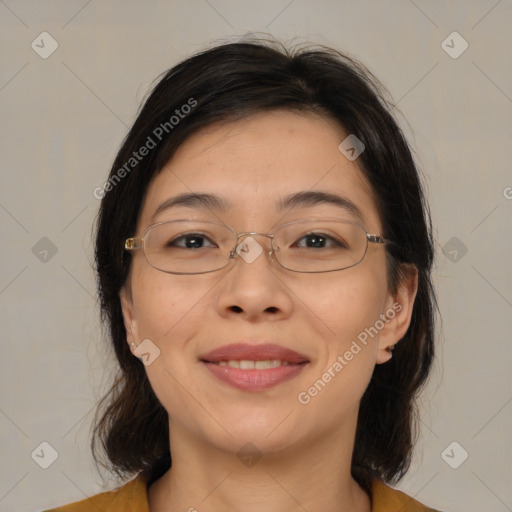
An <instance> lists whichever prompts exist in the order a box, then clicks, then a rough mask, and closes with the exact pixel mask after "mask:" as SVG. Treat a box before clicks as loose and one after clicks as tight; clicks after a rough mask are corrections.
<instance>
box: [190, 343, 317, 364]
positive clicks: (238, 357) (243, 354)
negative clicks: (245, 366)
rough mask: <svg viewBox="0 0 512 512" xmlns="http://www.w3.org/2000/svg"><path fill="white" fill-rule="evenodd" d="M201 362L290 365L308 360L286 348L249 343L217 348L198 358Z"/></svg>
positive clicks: (270, 344) (271, 344) (268, 344)
mask: <svg viewBox="0 0 512 512" xmlns="http://www.w3.org/2000/svg"><path fill="white" fill-rule="evenodd" d="M199 359H200V360H201V361H203V362H208V363H218V362H219V361H244V360H245V361H266V360H268V359H270V360H272V359H280V360H281V361H287V362H288V363H290V364H300V363H308V362H309V359H308V358H307V357H306V356H304V355H302V354H299V353H298V352H295V350H291V349H289V348H286V347H281V346H279V345H276V344H274V343H262V344H258V345H252V344H249V343H232V344H230V345H224V346H222V347H219V348H217V349H215V350H212V351H211V352H208V353H207V354H205V355H203V356H201V357H200V358H199Z"/></svg>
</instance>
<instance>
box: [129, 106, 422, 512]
mask: <svg viewBox="0 0 512 512" xmlns="http://www.w3.org/2000/svg"><path fill="white" fill-rule="evenodd" d="M346 136H347V134H346V133H345V132H344V131H343V130H342V129H341V128H340V127H339V126H338V125H337V124H336V123H334V122H333V121H331V120H326V119H325V118H321V117H319V116H316V115H314V114H302V113H301V114H297V113H292V112H282V111H276V112H271V113H260V114H257V115H253V116H251V117H249V118H247V119H244V120H242V121H237V122H234V123H230V124H228V125H223V126H220V125H216V126H214V127H211V128H208V129H205V130H203V131H201V132H199V133H197V134H195V135H193V136H192V137H191V138H189V139H188V140H187V141H186V142H185V143H184V144H183V145H182V146H181V147H180V148H179V150H178V151H177V153H176V154H175V156H174V157H173V158H172V160H171V161H170V162H169V163H168V164H167V166H166V167H165V168H164V169H163V170H162V172H161V173H159V174H158V175H157V176H156V177H155V178H154V179H153V181H152V183H151V184H150V186H149V189H148V191H147V195H146V197H145V200H144V203H143V207H142V210H141V212H140V218H139V222H138V227H137V233H135V234H136V235H137V236H141V235H142V233H143V231H144V229H146V228H147V227H148V226H150V225H152V224H154V223H155V222H161V221H166V220H172V219H178V218H203V219H204V218H206V219H211V220H214V221H218V220H219V219H220V220H221V221H222V222H224V223H226V224H227V225H229V226H232V227H233V228H234V229H235V230H236V231H237V232H238V233H240V232H243V231H257V232H263V233H270V232H272V230H273V228H275V227H277V226H278V225H281V224H283V223H285V222H289V221H293V220H299V219H304V218H306V219H307V218H309V217H312V216H319V217H322V216H325V217H332V216H336V217H338V218H345V219H347V220H356V219H354V218H353V217H352V216H351V214H350V213H349V212H347V211H345V210H341V209H339V208H337V207H335V206H332V205H326V204H324V205H316V206H314V207H309V208H293V209H292V210H291V211H289V212H288V214H287V215H286V216H285V217H283V214H282V213H281V214H278V213H277V210H276V204H277V203H278V202H279V201H280V200H281V199H282V198H283V197H284V196H287V195H289V194H292V193H295V192H300V191H309V190H322V191H327V192H336V193H337V194H340V195H343V196H344V197H347V198H349V199H350V200H351V201H352V202H354V203H355V204H356V205H357V206H358V207H359V209H360V210H361V211H362V213H363V217H364V218H363V219H362V220H361V221H360V222H362V224H363V226H364V227H365V228H366V230H367V231H368V232H369V233H375V234H380V233H381V221H380V218H379V214H378V211H377V206H376V203H375V200H374V197H373V193H372V191H371V189H370V187H369V185H368V184H367V182H366V181H365V179H364V177H363V175H362V174H361V172H360V170H359V169H358V167H357V160H356V161H354V162H351V161H349V160H348V159H347V158H345V157H344V156H343V154H342V153H341V152H340V151H339V150H338V145H339V144H340V142H341V141H342V140H343V139H344V138H345V137H346ZM191 191H193V192H207V193H211V194H216V195H219V196H222V197H223V198H224V199H225V200H226V201H229V202H230V203H232V206H231V208H229V209H228V210H227V211H226V212H218V211H213V210H210V209H200V208H194V209H191V208H187V207H178V208H175V209H173V210H169V211H166V212H163V213H162V214H160V215H159V216H158V217H157V218H156V219H154V220H153V219H151V217H152V215H153V214H154V212H155V210H156V209H157V207H158V206H159V205H160V204H161V203H162V202H164V201H165V200H166V199H168V198H169V197H172V196H175V195H177V194H179V193H189V192H191ZM214 214H215V215H214ZM258 242H260V243H261V245H262V246H264V247H265V246H266V244H268V239H266V238H259V239H258ZM133 256H134V257H133V263H132V268H131V272H130V276H129V279H128V280H127V284H126V286H125V288H123V290H122V292H121V295H120V297H121V302H122V307H123V315H124V320H125V326H126V330H127V333H128V334H127V342H128V343H129V344H131V343H135V345H138V344H139V343H140V342H141V341H142V340H144V339H147V338H149V339H150V340H151V341H152V342H153V343H154V344H155V345H157V346H158V347H159V349H160V351H161V353H160V356H159V357H158V358H157V359H155V361H154V362H153V363H152V364H151V365H149V366H146V367H145V368H146V371H147V375H148V378H149V380H150V382H151V385H152V387H153V389H154V391H155V393H156V395H157V397H158V398H159V400H160V402H161V403H162V405H163V406H164V407H165V409H166V410H167V412H168V414H169V428H170V446H171V454H172V468H171V469H170V470H169V471H168V472H167V473H166V474H165V475H164V476H163V477H161V478H160V479H159V480H158V481H157V482H155V483H154V484H153V485H152V486H151V487H150V489H149V503H150V510H151V512H163V511H172V510H189V509H191V507H195V508H197V509H198V510H208V511H212V512H217V511H218V512H220V511H225V510H237V511H241V510H243V511H244V512H255V511H262V510H265V511H266V512H274V511H275V512H277V511H279V512H283V511H296V510H303V508H302V507H304V509H306V510H324V511H327V512H329V511H335V510H351V511H356V512H363V511H364V512H368V511H369V510H370V501H369V498H368V496H367V494H366V493H365V492H364V491H363V490H362V489H361V488H360V487H359V485H358V484H357V483H356V481H355V480H354V479H353V478H352V477H351V474H350V460H351V454H352V451H353V444H354V436H355V429H356V423H357V413H358V407H359V401H360V399H361V397H362V395H363V393H364V391H365V389H366V387H367V385H368V383H369V380H370V377H371V374H372V371H373V369H374V367H375V365H376V364H384V363H386V361H388V360H389V359H390V357H391V354H390V353H389V351H388V348H389V347H390V346H392V345H394V344H395V343H397V342H398V340H400V338H402V336H403V335H404V334H405V332H406V330H407V328H408V326H409V323H410V319H411V313H412V306H413V302H414V298H415V294H416V287H417V280H416V275H415V274H414V273H411V275H410V277H409V278H407V279H406V280H405V281H404V282H403V283H402V284H401V285H400V286H399V289H398V290H397V291H396V293H392V292H391V291H390V289H389V286H388V282H387V279H386V261H385V249H384V247H383V246H380V245H377V244H369V246H368V252H367V254H366V256H365V258H364V260H363V261H362V262H361V263H360V264H359V265H357V266H355V267H353V268H350V269H345V270H343V271H340V272H330V273H320V274H304V273H294V272H289V271H287V270H285V269H282V268H281V267H279V265H278V264H276V263H275V262H273V261H272V260H271V259H270V258H269V257H268V255H266V254H265V253H264V254H262V256H260V257H258V258H257V259H256V260H255V261H254V262H252V263H250V264H248V263H246V262H245V261H243V260H241V259H240V258H237V259H236V263H234V264H233V265H231V266H229V267H228V268H227V269H223V270H220V271H218V272H213V273H210V274H202V275H185V276H180V275H173V274H167V273H164V272H160V271H158V270H156V269H154V268H152V267H151V266H150V265H148V263H147V262H146V260H145V258H144V254H143V252H142V250H139V251H135V252H134V253H133ZM396 302H398V303H399V304H401V306H402V309H401V311H400V312H397V313H396V316H395V317H394V318H393V319H392V320H390V321H389V322H387V323H386V324H385V326H384V328H383V329H382V330H381V331H380V332H379V334H378V335H377V336H375V337H373V338H369V340H368V344H367V345H366V346H364V347H363V349H362V350H361V351H360V352H359V353H358V354H357V355H356V356H354V358H353V359H352V360H351V361H350V362H349V363H348V364H347V365H346V366H345V367H344V368H343V370H342V371H341V372H339V373H338V374H337V376H336V377H335V378H333V379H332V380H331V382H329V383H328V384H327V385H326V386H325V388H324V389H323V390H322V391H321V392H320V393H318V395H317V396H316V397H314V398H312V400H311V402H310V403H309V404H307V405H302V404H300V403H299V402H298V400H297V395H298V394H299V393H300V392H301V391H305V390H307V389H308V388H309V387H311V385H312V384H313V383H314V382H315V381H316V380H318V379H319V378H320V377H321V376H322V374H323V373H324V372H325V371H326V369H327V368H328V367H330V366H331V365H332V364H333V362H334V361H336V358H337V356H338V355H343V354H344V353H345V352H346V351H347V350H348V349H349V348H350V346H351V343H352V341H353V340H355V339H356V338H357V335H358V334H359V333H360V332H361V331H363V330H364V329H365V328H367V327H370V326H373V325H374V324H375V322H376V320H378V319H379V315H380V314H384V313H385V312H386V311H388V310H389V309H390V308H392V305H393V304H394V303H396ZM242 339H244V340H246V341H247V340H250V341H252V342H253V343H258V341H260V342H261V341H262V340H266V341H268V342H273V343H277V344H279V345H282V346H285V347H288V348H292V349H294V350H296V351H298V352H300V353H302V354H305V355H307V357H308V359H309V360H310V363H309V364H308V365H307V367H306V368H305V369H304V370H303V371H302V372H301V373H300V374H299V375H298V376H297V377H295V378H293V379H291V380H289V381H286V382H284V383H281V384H279V385H277V386H274V387H273V388H270V389H267V390H265V391H258V392H254V391H252V392H248V391H241V390H238V389H236V388H233V387H231V386H229V385H227V384H224V383H223V382H221V381H219V380H217V379H216V378H215V377H214V376H213V375H212V374H211V373H210V372H209V371H208V370H207V369H206V368H205V367H204V365H203V364H202V363H201V362H200V361H199V357H200V356H201V355H203V354H205V353H207V352H209V351H210V350H212V349H214V348H218V347H220V346H222V345H225V344H227V343H234V342H237V341H239V340H242ZM248 442H250V443H252V444H253V445H254V446H256V447H257V450H258V452H259V453H261V454H262V458H261V459H260V460H259V461H258V463H257V464H255V465H253V466H252V467H247V466H246V465H244V464H242V462H241V461H240V460H239V459H238V457H237V452H238V451H239V450H240V449H241V447H242V446H244V445H245V444H246V443H248Z"/></svg>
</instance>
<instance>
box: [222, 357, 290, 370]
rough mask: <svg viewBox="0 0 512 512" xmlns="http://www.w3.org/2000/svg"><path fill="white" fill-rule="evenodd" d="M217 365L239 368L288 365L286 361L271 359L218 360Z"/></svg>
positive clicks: (266, 367) (261, 368)
mask: <svg viewBox="0 0 512 512" xmlns="http://www.w3.org/2000/svg"><path fill="white" fill-rule="evenodd" d="M216 364H218V365H219V366H230V367H231V368H240V369H241V370H267V369H268V368H277V367H278V366H289V365H290V363H288V361H281V360H280V359H272V360H266V361H245V360H244V361H219V362H218V363H216Z"/></svg>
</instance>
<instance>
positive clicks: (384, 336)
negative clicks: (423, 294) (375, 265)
mask: <svg viewBox="0 0 512 512" xmlns="http://www.w3.org/2000/svg"><path fill="white" fill-rule="evenodd" d="M404 274H405V275H403V276H402V280H401V282H400V284H399V285H398V289H397V291H396V293H393V294H390V295H389V297H388V299H387V300H386V305H385V311H384V312H383V315H385V316H386V318H387V319H388V321H387V322H385V326H384V328H383V329H382V330H381V332H380V336H379V346H378V353H377V360H376V363H377V364H382V363H385V362H387V361H389V360H390V359H391V347H393V346H394V345H395V344H396V343H398V342H399V341H400V340H401V339H402V338H403V337H404V336H405V333H406V332H407V329H408V328H409V325H410V323H411V318H412V310H413V306H414V299H415V298H416V292H417V291H418V269H417V268H416V267H415V266H414V265H411V266H409V267H408V268H407V269H406V271H405V272H404ZM381 318H382V316H381Z"/></svg>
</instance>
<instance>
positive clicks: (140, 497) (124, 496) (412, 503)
mask: <svg viewBox="0 0 512 512" xmlns="http://www.w3.org/2000/svg"><path fill="white" fill-rule="evenodd" d="M371 492H372V501H373V503H372V512H437V511H436V510H434V509H432V508H428V507H426V506H425V505H422V504H421V503H419V502H417V501H416V500H415V499H413V498H411V497H410V496H407V494H405V493H403V492H401V491H397V490H395V489H392V488H391V487H389V486H387V485H386V484H384V483H383V482H381V481H380V480H374V481H373V484H372V490H371ZM98 510H101V512H149V505H148V492H147V482H146V480H145V479H144V478H143V476H142V475H141V474H139V475H138V476H137V477H136V478H134V479H133V480H130V481H129V482H127V483H126V484H125V485H123V486H122V487H120V488H119V489H116V490H114V491H108V492H103V493H101V494H96V495H95V496H91V497H90V498H87V499H85V500H82V501H77V502H75V503H71V504H69V505H64V506H63V507H58V508H54V509H51V510H46V511H44V512H97V511H98Z"/></svg>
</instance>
